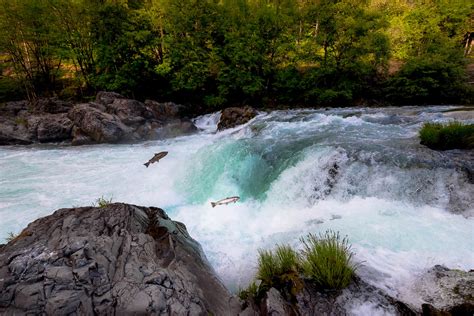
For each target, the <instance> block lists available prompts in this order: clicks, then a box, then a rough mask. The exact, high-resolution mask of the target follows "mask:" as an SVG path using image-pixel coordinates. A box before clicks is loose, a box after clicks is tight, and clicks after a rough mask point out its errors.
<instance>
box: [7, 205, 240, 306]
mask: <svg viewBox="0 0 474 316" xmlns="http://www.w3.org/2000/svg"><path fill="white" fill-rule="evenodd" d="M239 311H240V308H239V304H238V302H237V300H236V299H235V298H233V297H232V296H231V295H230V293H229V292H228V291H227V289H226V288H225V287H224V286H223V285H222V283H221V282H220V281H219V279H218V278H217V277H216V275H215V274H214V272H213V270H212V268H211V267H210V265H209V263H208V262H207V259H206V257H205V255H204V254H203V252H202V249H201V247H200V245H199V244H198V243H197V242H196V241H195V240H194V239H192V238H191V237H190V236H189V234H188V232H187V230H186V227H185V226H184V225H183V224H181V223H179V222H174V221H172V220H171V219H170V218H169V217H168V216H167V215H166V213H165V212H164V211H163V210H161V209H159V208H146V207H139V206H134V205H128V204H121V203H115V204H109V205H107V206H105V207H102V208H94V207H83V208H72V209H61V210H58V211H56V212H55V213H54V214H52V215H50V216H47V217H44V218H41V219H38V220H36V221H35V222H33V223H31V224H30V225H29V226H28V227H27V228H26V229H25V230H24V231H23V232H22V234H21V235H20V237H18V238H16V239H15V240H14V241H12V242H10V243H8V244H7V245H5V246H3V247H1V248H0V314H2V315H12V314H46V315H65V314H76V315H92V314H101V315H102V314H117V315H123V314H125V315H130V314H153V315H161V314H163V315H209V314H212V315H237V314H238V313H239Z"/></svg>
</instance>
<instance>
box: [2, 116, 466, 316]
mask: <svg viewBox="0 0 474 316" xmlns="http://www.w3.org/2000/svg"><path fill="white" fill-rule="evenodd" d="M450 109H452V108H451V107H406V108H388V109H350V108H349V109H330V110H292V111H274V112H271V113H261V114H260V115H258V116H257V117H256V118H255V119H253V120H252V121H251V122H249V123H247V124H245V125H243V126H240V127H237V128H234V129H230V130H225V131H222V132H217V122H218V120H219V115H220V114H219V113H214V114H210V115H206V116H202V117H199V118H197V119H196V120H195V124H196V125H197V126H198V128H199V129H200V132H199V133H198V134H194V135H191V136H185V137H179V138H175V139H168V140H162V141H149V142H144V143H139V144H133V145H130V144H124V145H96V146H81V147H69V146H55V145H49V146H28V147H14V146H11V147H2V148H0V241H2V240H3V239H4V238H6V237H7V234H8V233H9V232H19V231H21V230H22V229H23V228H24V227H25V226H26V225H27V224H28V223H29V222H31V221H33V220H35V219H37V218H38V217H41V216H45V215H48V214H51V213H52V212H53V211H54V210H56V209H58V208H62V207H72V206H84V205H91V204H93V203H94V202H95V200H96V199H97V198H99V197H104V198H112V199H113V201H120V202H126V203H131V204H137V205H144V206H159V207H161V208H163V209H165V210H166V211H167V213H168V214H169V215H170V217H172V218H173V219H175V220H178V221H182V222H184V223H185V224H186V226H187V228H188V230H189V232H190V234H191V235H192V236H193V237H194V238H195V239H196V240H198V241H199V242H200V243H201V245H202V246H203V249H204V251H205V252H206V255H207V256H208V258H209V261H210V262H211V264H212V266H213V267H214V268H215V270H216V272H217V273H218V274H219V276H220V277H221V278H222V280H223V281H224V283H225V284H226V285H227V286H228V287H229V288H231V289H232V290H237V289H238V288H240V287H244V286H246V285H247V284H248V282H249V280H250V279H251V278H252V277H253V275H254V273H255V266H256V256H257V250H258V249H259V248H271V247H274V245H275V244H277V243H289V244H292V245H294V246H295V247H298V244H299V243H298V239H299V238H300V237H301V236H304V235H305V234H307V233H309V232H311V233H318V232H324V231H325V230H326V229H333V230H337V231H339V232H340V233H341V234H342V235H347V236H348V237H349V240H350V241H351V243H352V245H353V248H354V251H355V253H356V257H355V259H356V261H357V262H359V263H361V268H360V269H359V272H358V273H359V274H360V275H361V276H362V277H364V278H365V279H367V280H368V281H369V282H371V283H373V284H375V285H376V286H378V287H381V288H383V289H384V290H386V291H387V292H388V293H389V294H392V295H395V296H397V297H399V298H401V299H403V300H404V301H407V302H410V303H412V304H414V305H417V306H419V304H421V299H420V298H419V297H418V296H417V295H416V293H413V291H412V289H411V286H410V285H411V284H413V282H414V280H415V279H416V278H417V277H418V276H419V275H420V274H421V273H423V272H424V271H425V270H426V269H428V268H430V267H432V266H433V265H435V264H443V265H446V266H448V267H450V268H459V269H464V270H466V269H467V270H469V269H473V268H474V233H473V232H474V220H473V214H474V185H473V183H472V178H471V179H469V177H472V174H471V175H469V170H471V172H472V170H473V169H474V168H473V167H474V166H473V164H474V155H473V153H472V152H467V151H456V150H455V151H449V152H435V151H431V150H429V149H427V148H425V147H423V146H421V145H419V140H418V138H417V131H418V129H419V128H420V127H421V125H422V124H423V122H426V121H449V120H450V117H449V116H448V115H446V113H444V111H446V110H450ZM468 121H469V120H468ZM469 122H472V120H471V121H469ZM159 151H168V152H169V154H168V156H167V157H165V158H164V159H162V160H161V161H160V162H159V163H157V164H154V165H152V166H150V168H148V169H147V168H145V167H144V166H143V163H144V162H146V161H147V160H148V159H149V158H150V157H152V156H153V154H154V153H156V152H159ZM233 195H239V196H240V197H241V200H240V202H239V203H236V204H231V205H228V206H221V207H216V208H212V207H211V205H210V202H211V201H215V200H218V199H221V198H224V197H227V196H233ZM356 305H357V304H356ZM367 308H369V307H367V306H366V305H363V304H362V303H360V304H359V305H357V306H355V307H354V313H356V314H357V313H359V314H360V313H362V312H361V311H364V310H366V309H367ZM357 311H359V312H357Z"/></svg>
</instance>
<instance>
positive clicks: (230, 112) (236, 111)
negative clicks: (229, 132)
mask: <svg viewBox="0 0 474 316" xmlns="http://www.w3.org/2000/svg"><path fill="white" fill-rule="evenodd" d="M256 115H257V110H255V109H254V108H252V107H250V106H245V107H242V108H238V107H232V108H227V109H224V110H223V111H222V115H221V118H220V120H219V124H218V125H217V128H218V129H219V130H223V129H226V128H232V127H236V126H237V125H241V124H245V123H247V122H248V121H250V120H251V119H253V118H254V117H255V116H256Z"/></svg>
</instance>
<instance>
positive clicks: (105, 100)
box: [95, 91, 125, 105]
mask: <svg viewBox="0 0 474 316" xmlns="http://www.w3.org/2000/svg"><path fill="white" fill-rule="evenodd" d="M116 99H125V97H124V96H122V95H121V94H118V93H116V92H107V91H99V92H98V93H97V96H96V97H95V101H96V102H97V103H100V104H103V105H108V104H111V103H112V102H114V101H115V100H116Z"/></svg>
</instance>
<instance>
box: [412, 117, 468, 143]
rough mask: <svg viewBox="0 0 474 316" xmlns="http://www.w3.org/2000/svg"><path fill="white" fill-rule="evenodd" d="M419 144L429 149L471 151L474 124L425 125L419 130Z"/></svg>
mask: <svg viewBox="0 0 474 316" xmlns="http://www.w3.org/2000/svg"><path fill="white" fill-rule="evenodd" d="M419 135H420V139H421V142H420V143H421V144H422V145H425V146H428V147H429V148H431V149H440V150H447V149H473V148H474V124H462V123H460V122H451V123H448V124H441V123H425V124H424V125H423V127H422V128H421V130H420V133H419Z"/></svg>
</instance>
